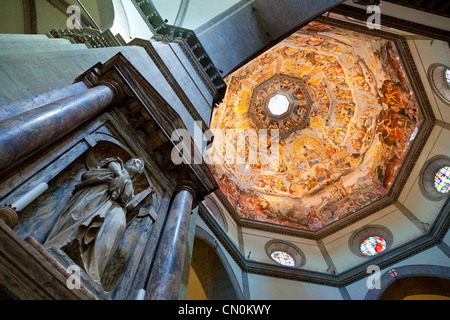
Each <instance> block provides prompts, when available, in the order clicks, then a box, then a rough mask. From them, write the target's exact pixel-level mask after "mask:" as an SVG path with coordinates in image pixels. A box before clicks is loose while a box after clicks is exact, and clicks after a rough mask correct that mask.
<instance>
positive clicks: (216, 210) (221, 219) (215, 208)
mask: <svg viewBox="0 0 450 320" xmlns="http://www.w3.org/2000/svg"><path fill="white" fill-rule="evenodd" d="M203 203H204V205H205V207H206V208H208V209H209V212H210V213H211V215H212V216H213V217H214V218H215V219H216V220H217V222H218V223H219V225H220V226H221V227H222V229H223V230H224V231H225V232H227V231H228V223H227V219H226V218H225V215H224V214H223V211H222V209H221V208H220V205H219V204H218V203H217V201H216V200H215V198H214V197H212V196H211V195H207V196H206V197H205V200H203Z"/></svg>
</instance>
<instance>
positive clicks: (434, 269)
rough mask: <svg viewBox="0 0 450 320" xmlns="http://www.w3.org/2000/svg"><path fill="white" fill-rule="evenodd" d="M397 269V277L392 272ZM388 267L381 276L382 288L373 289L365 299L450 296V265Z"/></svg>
mask: <svg viewBox="0 0 450 320" xmlns="http://www.w3.org/2000/svg"><path fill="white" fill-rule="evenodd" d="M393 269H394V270H395V271H396V277H393V276H392V275H391V274H390V271H391V270H393ZM393 269H388V270H386V271H385V272H384V274H383V275H382V276H381V278H380V285H381V288H380V289H371V290H369V291H368V292H367V294H366V296H365V298H364V299H365V300H401V299H404V298H405V297H408V296H414V295H430V294H432V295H438V296H445V297H450V267H443V266H436V265H410V266H402V267H395V268H393Z"/></svg>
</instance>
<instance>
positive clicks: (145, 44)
mask: <svg viewBox="0 0 450 320" xmlns="http://www.w3.org/2000/svg"><path fill="white" fill-rule="evenodd" d="M128 45H134V46H139V47H142V48H144V49H145V51H146V52H147V54H148V55H149V57H150V58H151V59H152V61H153V63H154V64H155V65H156V67H157V68H158V69H159V71H160V72H161V74H162V75H163V76H164V78H165V79H166V81H167V83H168V84H169V85H170V87H171V88H172V90H173V91H174V92H175V94H176V95H177V97H178V98H179V99H180V101H181V103H182V104H183V105H184V106H185V107H186V109H187V110H188V112H189V113H190V114H191V116H192V118H193V119H194V121H200V122H201V123H202V131H203V132H204V131H206V130H208V129H209V126H208V125H207V124H206V122H205V121H204V120H203V119H202V117H201V116H200V114H199V113H198V111H197V109H196V108H195V106H194V105H193V104H192V102H191V100H190V99H189V98H188V97H187V95H186V94H185V93H184V90H183V89H182V88H181V86H180V84H179V83H178V81H177V80H176V79H175V77H174V76H173V75H172V73H171V72H170V70H169V68H168V67H167V66H166V64H165V63H164V61H163V60H162V58H161V57H160V55H159V54H158V52H157V51H156V49H155V48H154V47H153V45H152V43H151V42H150V41H148V40H143V39H139V38H135V39H133V40H132V41H131V42H130V43H129V44H128ZM216 93H217V92H216Z"/></svg>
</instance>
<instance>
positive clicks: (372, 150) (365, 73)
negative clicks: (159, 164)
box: [210, 22, 421, 230]
mask: <svg viewBox="0 0 450 320" xmlns="http://www.w3.org/2000/svg"><path fill="white" fill-rule="evenodd" d="M279 74H282V75H287V76H291V77H296V78H299V79H301V80H302V81H303V83H304V84H305V86H306V89H307V90H308V93H309V96H310V97H311V99H312V101H313V104H312V107H311V110H310V115H309V116H310V119H309V126H307V127H305V128H303V129H301V130H297V131H295V132H293V133H291V134H290V135H289V136H287V137H286V138H284V139H282V140H281V141H280V165H279V167H277V168H271V167H269V165H260V164H249V165H237V164H236V165H234V164H224V165H211V166H210V168H211V170H212V172H213V174H214V175H215V177H216V180H217V182H218V184H219V186H220V189H221V190H222V192H223V193H224V194H225V196H226V197H227V198H228V200H229V201H230V203H231V204H232V206H233V207H234V208H235V210H236V212H237V213H238V214H239V216H241V217H242V218H246V219H252V220H257V221H263V222H268V223H273V224H280V225H283V226H289V227H295V228H300V229H305V230H318V229H320V228H322V227H324V226H326V225H328V224H330V223H332V222H334V221H336V220H338V219H339V218H341V217H343V216H345V215H347V214H350V213H352V212H354V211H355V210H358V209H360V208H362V207H365V206H367V205H370V204H371V203H373V202H374V201H376V200H379V199H381V198H384V197H385V196H386V195H387V192H388V190H389V189H390V188H391V186H392V183H393V181H394V179H395V177H396V175H397V173H398V169H399V168H400V166H401V164H402V162H403V160H404V157H405V155H406V153H407V150H408V147H409V144H410V141H411V140H412V139H413V138H414V136H415V134H416V132H417V130H418V128H419V126H420V122H421V120H420V118H421V114H420V111H419V109H418V105H417V101H416V100H415V99H414V96H413V94H412V92H411V87H410V84H409V81H408V80H407V78H406V75H405V72H404V71H403V66H402V64H401V61H400V60H399V59H398V53H397V52H396V48H395V44H394V43H393V42H392V41H389V40H385V39H381V38H377V37H374V36H369V35H366V34H361V33H357V32H355V31H350V30H346V29H342V28H339V27H334V26H330V25H326V24H322V23H318V22H312V23H310V24H309V25H307V26H306V27H304V28H302V29H301V30H299V31H297V32H296V33H294V34H292V35H291V36H289V37H288V38H287V39H285V40H283V41H282V42H280V43H279V44H277V45H276V46H275V47H273V48H272V49H270V50H269V51H267V52H265V53H264V54H262V55H261V56H259V57H257V58H255V59H254V60H253V61H251V62H250V63H248V64H247V65H245V66H244V67H242V68H240V69H239V70H237V71H236V72H234V73H233V74H231V75H229V76H228V77H227V79H226V81H227V83H228V90H227V93H226V96H225V98H224V100H223V103H222V104H221V105H220V106H219V107H218V108H216V109H215V112H214V114H213V119H212V124H211V128H215V129H221V130H226V129H247V128H250V129H254V130H258V128H257V126H256V124H255V123H254V122H253V121H252V119H251V117H249V106H250V105H251V97H252V92H253V89H254V88H255V87H256V86H258V85H259V84H261V83H262V82H264V81H266V80H269V79H270V78H271V77H273V76H275V75H279ZM269 140H270V139H269ZM257 144H258V141H251V144H250V147H254V148H256V145H257ZM269 145H270V141H269ZM212 150H213V152H212V156H211V157H212V158H214V157H215V156H218V154H219V153H222V154H224V152H225V148H224V147H223V146H222V145H219V144H218V143H214V144H213V149H212Z"/></svg>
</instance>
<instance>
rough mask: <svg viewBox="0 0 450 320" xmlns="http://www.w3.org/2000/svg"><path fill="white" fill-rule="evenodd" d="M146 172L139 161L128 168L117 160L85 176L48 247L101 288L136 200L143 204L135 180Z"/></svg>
mask: <svg viewBox="0 0 450 320" xmlns="http://www.w3.org/2000/svg"><path fill="white" fill-rule="evenodd" d="M143 169H144V162H143V161H142V160H141V159H139V158H132V159H131V160H129V161H128V162H127V163H126V164H125V165H124V164H123V162H122V160H121V159H120V158H118V157H114V158H107V159H104V160H102V161H101V162H100V163H99V164H98V166H97V168H95V169H91V170H88V171H87V172H85V173H84V174H83V175H82V176H81V183H79V184H78V185H76V186H75V190H74V193H73V195H72V197H71V198H70V200H69V201H68V203H67V204H66V205H65V207H64V208H63V210H62V211H61V213H60V215H59V217H58V220H57V221H56V223H55V226H54V227H53V229H52V231H51V232H50V234H49V235H48V237H47V240H46V241H45V243H44V246H45V247H47V248H50V247H52V246H57V247H59V248H61V249H62V250H63V251H64V252H66V253H67V255H68V256H69V257H70V258H71V259H72V260H73V261H74V262H75V263H77V264H78V265H79V266H80V267H82V268H83V269H84V270H85V271H86V272H87V273H88V274H89V276H90V277H91V278H92V280H94V281H95V282H96V283H97V284H99V285H101V279H102V275H103V272H104V270H105V268H106V266H107V264H108V262H109V261H110V260H111V257H112V255H113V254H114V251H115V250H116V249H117V247H118V244H119V241H120V240H121V238H122V237H123V235H124V233H125V229H126V227H127V219H126V215H127V211H128V210H130V209H131V208H132V207H134V206H136V205H137V204H138V203H139V202H140V201H136V198H140V199H141V200H142V197H139V195H138V196H136V197H135V196H134V189H133V179H134V178H136V177H137V176H139V175H140V174H141V173H142V172H143ZM147 190H150V189H147ZM148 193H149V192H148V191H147V194H148Z"/></svg>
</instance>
